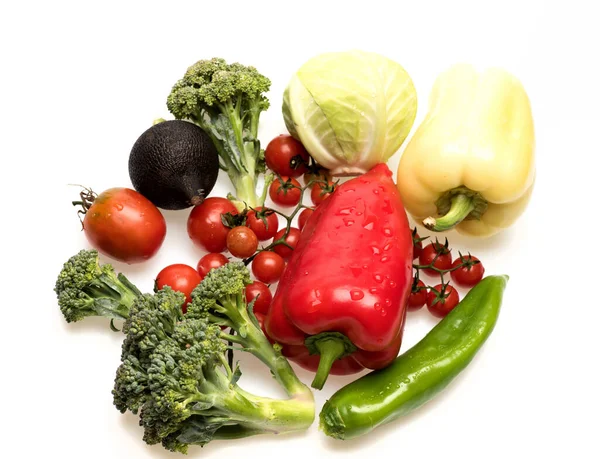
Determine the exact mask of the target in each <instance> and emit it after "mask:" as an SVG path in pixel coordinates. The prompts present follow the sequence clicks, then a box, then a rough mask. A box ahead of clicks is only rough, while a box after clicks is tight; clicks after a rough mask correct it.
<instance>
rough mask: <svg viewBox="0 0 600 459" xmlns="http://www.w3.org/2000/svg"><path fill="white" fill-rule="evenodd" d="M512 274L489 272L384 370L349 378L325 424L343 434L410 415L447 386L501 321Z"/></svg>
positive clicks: (326, 409) (329, 431)
mask: <svg viewBox="0 0 600 459" xmlns="http://www.w3.org/2000/svg"><path fill="white" fill-rule="evenodd" d="M507 281H508V276H488V277H486V278H484V279H483V280H482V281H481V282H479V284H477V285H476V286H475V287H473V288H472V289H471V290H470V291H469V293H468V294H467V295H466V296H465V298H464V299H463V300H462V301H461V302H460V303H459V304H458V305H457V306H456V307H455V308H454V309H453V310H452V311H451V312H450V314H448V315H447V316H446V317H445V318H444V319H442V320H441V321H440V322H439V323H438V324H437V325H436V326H435V327H434V328H433V329H432V330H431V331H430V332H429V333H428V334H427V336H425V337H424V338H423V339H422V340H421V341H420V342H419V343H417V344H416V345H415V346H414V347H412V348H411V349H409V350H408V351H407V352H405V353H404V354H402V355H401V356H399V357H397V358H396V360H394V362H393V363H392V364H391V365H390V366H388V367H387V368H384V369H383V370H378V371H374V372H372V373H369V374H368V375H365V376H363V377H362V378H360V379H357V380H356V381H354V382H352V383H350V384H348V385H347V386H345V387H343V388H342V389H340V390H339V391H337V392H336V393H335V394H333V396H332V397H331V399H330V400H328V401H327V402H326V403H325V405H324V406H323V409H322V411H321V416H320V417H321V430H323V431H324V432H325V434H326V435H329V436H330V437H333V438H337V439H340V440H344V439H349V438H354V437H358V436H360V435H364V434H366V433H368V432H370V431H371V430H373V429H374V428H376V427H377V426H380V425H383V424H386V423H388V422H390V421H393V420H394V419H396V418H399V417H401V416H405V415H407V414H408V413H410V412H411V411H413V410H415V409H416V408H418V407H419V406H421V405H423V404H424V403H426V402H428V401H429V400H431V399H432V398H434V397H435V395H436V394H438V393H439V392H440V391H441V390H442V389H444V388H445V387H446V386H447V385H448V384H449V383H450V381H452V380H453V379H454V378H455V377H456V376H457V375H458V374H459V373H460V372H461V371H462V370H463V369H464V368H465V367H466V366H467V365H468V364H469V362H470V361H471V360H472V359H473V357H474V356H475V354H477V351H478V350H479V348H480V347H481V346H482V345H483V343H484V342H485V340H486V339H487V337H488V336H489V335H490V333H491V332H492V330H493V329H494V325H495V324H496V320H497V318H498V313H499V312H500V305H501V303H502V295H503V292H504V288H505V287H506V283H507Z"/></svg>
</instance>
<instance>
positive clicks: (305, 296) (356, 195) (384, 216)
mask: <svg viewBox="0 0 600 459" xmlns="http://www.w3.org/2000/svg"><path fill="white" fill-rule="evenodd" d="M412 247H413V244H412V236H411V232H410V228H409V225H408V220H407V217H406V212H405V210H404V207H403V205H402V201H401V199H400V195H399V193H398V190H397V188H396V185H395V184H394V182H393V180H392V173H391V172H390V170H389V169H388V167H387V166H386V165H385V164H379V165H377V166H375V167H374V168H373V169H371V170H370V171H369V172H368V173H366V174H364V175H362V176H360V177H356V178H354V179H352V180H349V181H347V182H346V183H343V184H342V185H340V186H339V187H338V188H337V189H336V191H335V192H334V193H333V194H332V195H331V196H330V197H329V198H327V199H326V200H325V201H324V202H323V203H321V204H320V205H319V206H318V207H317V208H316V210H315V211H314V213H313V214H312V215H311V216H310V217H309V219H308V221H307V222H306V225H305V226H304V228H303V230H302V233H301V235H300V239H299V241H298V245H297V246H296V248H295V250H294V252H293V254H292V257H291V259H290V260H289V263H288V266H287V268H286V270H285V272H284V274H283V276H282V278H281V279H280V281H279V285H278V286H277V291H276V293H275V296H274V298H273V303H272V304H271V308H270V310H269V314H268V315H267V319H266V323H265V326H266V330H267V332H268V334H269V336H270V337H271V338H272V339H273V340H275V341H276V342H278V343H279V344H280V345H282V352H283V354H284V355H286V356H287V357H289V358H290V359H291V360H293V361H295V362H297V363H298V364H300V365H301V366H303V367H304V368H308V369H311V370H313V371H316V372H317V374H316V375H315V379H314V380H313V387H315V388H318V389H320V388H322V386H323V384H324V383H325V380H326V379H327V376H328V375H329V373H330V372H331V373H333V374H350V373H356V372H358V371H360V370H362V369H363V368H365V367H366V368H372V369H378V368H383V367H385V366H387V365H389V364H390V363H391V362H392V361H393V360H394V358H395V357H396V356H397V355H398V350H399V348H400V343H401V340H402V330H403V327H404V318H405V315H406V300H407V296H408V294H409V293H410V288H411V284H412V259H413V257H412Z"/></svg>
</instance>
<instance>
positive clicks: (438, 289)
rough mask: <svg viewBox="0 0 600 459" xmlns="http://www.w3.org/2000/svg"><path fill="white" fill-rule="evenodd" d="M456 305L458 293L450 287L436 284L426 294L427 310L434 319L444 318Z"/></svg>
mask: <svg viewBox="0 0 600 459" xmlns="http://www.w3.org/2000/svg"><path fill="white" fill-rule="evenodd" d="M442 289H443V292H442ZM457 304H458V292H457V291H456V289H455V288H454V287H452V286H451V285H448V284H446V285H444V286H443V287H442V284H438V285H436V286H435V287H433V288H432V289H431V290H429V293H428V294H427V309H429V312H431V314H433V315H434V316H436V317H446V316H447V315H448V313H449V312H450V311H452V310H453V309H454V308H455V307H456V305H457Z"/></svg>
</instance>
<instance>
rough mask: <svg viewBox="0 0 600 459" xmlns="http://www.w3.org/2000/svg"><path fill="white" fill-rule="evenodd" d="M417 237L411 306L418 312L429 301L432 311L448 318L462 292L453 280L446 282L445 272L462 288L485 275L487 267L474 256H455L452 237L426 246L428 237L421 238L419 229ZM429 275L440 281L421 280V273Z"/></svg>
mask: <svg viewBox="0 0 600 459" xmlns="http://www.w3.org/2000/svg"><path fill="white" fill-rule="evenodd" d="M412 237H413V258H414V259H418V264H413V268H414V270H415V276H414V279H413V285H412V291H411V293H410V296H409V297H408V303H407V309H408V310H409V311H416V310H418V309H421V308H422V307H423V306H424V305H425V304H426V305H427V309H428V310H429V312H431V314H433V315H434V316H436V317H440V318H441V317H445V316H446V315H448V313H449V312H450V311H452V309H454V308H455V307H456V305H457V304H458V302H459V300H460V298H459V295H458V291H457V290H456V288H455V287H454V286H452V285H450V282H444V275H445V274H450V277H451V278H452V280H453V281H454V283H455V284H456V285H458V286H460V287H466V288H471V287H473V286H475V285H477V283H479V281H480V280H481V279H482V278H483V274H484V272H485V268H484V266H483V264H482V263H481V261H480V260H479V259H478V258H477V257H475V256H473V255H471V254H468V255H463V254H461V253H460V252H459V253H458V257H457V258H455V259H454V260H453V259H452V253H451V249H450V248H449V247H448V239H446V241H445V242H444V243H443V244H442V243H441V242H439V241H438V240H436V241H435V242H431V243H429V244H428V245H426V246H423V241H425V240H426V239H427V237H423V238H422V237H420V236H419V234H418V233H417V229H416V228H415V229H414V230H413V232H412ZM421 272H423V273H425V274H427V275H429V276H439V277H440V283H439V284H437V285H434V286H433V287H431V286H427V285H425V283H424V282H423V281H422V280H421V279H420V273H421Z"/></svg>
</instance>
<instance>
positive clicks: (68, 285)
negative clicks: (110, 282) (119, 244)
mask: <svg viewBox="0 0 600 459" xmlns="http://www.w3.org/2000/svg"><path fill="white" fill-rule="evenodd" d="M111 270H112V272H113V273H114V270H113V269H112V267H111V266H110V265H104V267H103V268H100V265H99V262H98V252H97V251H96V250H81V251H80V252H79V253H77V254H76V255H73V256H72V257H71V258H69V259H68V260H67V262H66V263H65V264H64V265H63V269H62V270H61V272H60V273H59V275H58V279H56V285H55V287H54V291H55V292H56V294H57V295H58V296H60V294H61V293H62V292H65V291H69V290H82V289H84V288H86V287H87V286H88V285H89V284H90V283H92V282H94V281H95V280H96V279H97V278H98V277H99V276H100V274H102V272H103V271H104V272H110V271H111Z"/></svg>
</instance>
